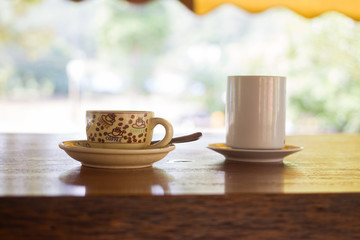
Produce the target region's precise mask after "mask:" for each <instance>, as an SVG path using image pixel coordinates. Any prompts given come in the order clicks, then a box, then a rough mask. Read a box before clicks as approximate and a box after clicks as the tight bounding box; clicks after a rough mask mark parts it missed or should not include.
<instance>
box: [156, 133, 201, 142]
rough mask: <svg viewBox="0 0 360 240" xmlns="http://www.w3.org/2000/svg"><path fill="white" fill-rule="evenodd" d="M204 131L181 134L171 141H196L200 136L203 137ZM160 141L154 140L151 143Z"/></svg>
mask: <svg viewBox="0 0 360 240" xmlns="http://www.w3.org/2000/svg"><path fill="white" fill-rule="evenodd" d="M201 136H202V133H201V132H196V133H193V134H190V135H186V136H181V137H175V138H173V139H171V141H170V143H184V142H192V141H196V140H198V139H199V138H201ZM157 142H159V141H152V142H151V144H154V143H157Z"/></svg>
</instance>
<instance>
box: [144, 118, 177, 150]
mask: <svg viewBox="0 0 360 240" xmlns="http://www.w3.org/2000/svg"><path fill="white" fill-rule="evenodd" d="M158 124H160V125H163V127H164V128H165V136H164V138H163V139H162V140H161V141H160V142H157V143H155V144H151V145H149V146H148V148H161V147H165V146H166V145H168V144H169V143H170V141H171V139H172V137H173V127H172V125H171V123H170V122H169V121H168V120H165V119H163V118H151V119H150V124H149V128H150V129H151V130H152V129H154V128H155V126H156V125H158Z"/></svg>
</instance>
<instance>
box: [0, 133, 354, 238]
mask: <svg viewBox="0 0 360 240" xmlns="http://www.w3.org/2000/svg"><path fill="white" fill-rule="evenodd" d="M69 139H81V136H65V135H36V134H35V135H26V134H25V135H21V134H3V135H0V239H360V136H359V135H314V136H289V137H288V138H287V144H292V145H299V146H303V147H304V150H303V151H302V152H299V153H296V154H294V155H290V156H289V157H287V158H285V160H284V163H282V164H244V163H238V162H231V161H226V160H225V159H224V158H223V156H222V155H220V154H218V153H215V152H213V151H211V150H209V149H207V148H206V146H207V144H209V143H215V142H223V135H221V134H204V137H203V138H202V139H201V140H199V141H197V142H194V143H188V144H179V145H177V148H176V149H175V150H174V151H173V152H171V153H170V154H169V155H168V156H167V157H166V158H164V159H163V160H161V161H159V162H157V163H155V164H154V167H153V168H144V169H138V170H120V171H119V170H106V169H95V168H87V167H81V166H80V164H79V163H78V162H77V161H74V160H73V159H71V158H70V157H68V156H67V155H66V154H65V153H64V152H63V151H62V150H61V149H58V147H57V144H58V143H59V142H60V141H65V140H69Z"/></svg>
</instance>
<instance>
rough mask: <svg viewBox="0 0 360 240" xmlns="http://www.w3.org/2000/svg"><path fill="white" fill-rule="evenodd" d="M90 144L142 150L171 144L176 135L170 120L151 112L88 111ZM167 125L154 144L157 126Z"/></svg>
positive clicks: (87, 126) (92, 145)
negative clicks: (162, 135)
mask: <svg viewBox="0 0 360 240" xmlns="http://www.w3.org/2000/svg"><path fill="white" fill-rule="evenodd" d="M86 121H87V124H86V135H87V141H88V144H89V145H90V146H91V147H96V148H121V149H142V148H160V147H164V146H166V145H168V144H169V143H170V141H171V139H172V137H173V128H172V125H171V124H170V122H168V121H167V120H165V119H163V118H155V117H154V113H153V112H150V111H86ZM158 124H160V125H162V126H164V128H165V131H166V133H165V136H164V138H163V139H162V140H161V141H160V142H158V143H155V144H151V140H152V136H153V129H154V127H155V126H156V125H158Z"/></svg>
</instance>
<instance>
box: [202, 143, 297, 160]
mask: <svg viewBox="0 0 360 240" xmlns="http://www.w3.org/2000/svg"><path fill="white" fill-rule="evenodd" d="M208 148H209V149H211V150H214V151H215V152H218V153H220V154H222V155H224V156H225V158H226V159H227V160H233V161H241V162H282V161H283V159H284V157H286V156H288V155H290V154H293V153H295V152H298V151H301V150H303V149H304V148H303V147H298V146H292V145H285V147H284V148H282V149H275V150H272V149H270V150H260V149H240V148H232V147H229V146H226V144H225V143H213V144H209V145H208Z"/></svg>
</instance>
